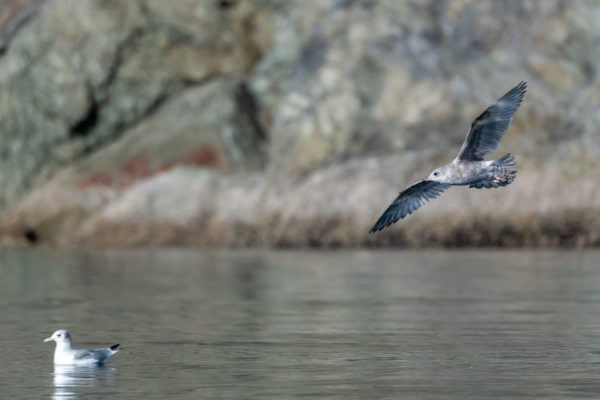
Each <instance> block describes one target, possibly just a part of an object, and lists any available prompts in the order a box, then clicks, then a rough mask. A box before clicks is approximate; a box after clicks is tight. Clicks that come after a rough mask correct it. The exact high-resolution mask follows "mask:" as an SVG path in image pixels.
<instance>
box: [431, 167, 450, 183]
mask: <svg viewBox="0 0 600 400" xmlns="http://www.w3.org/2000/svg"><path fill="white" fill-rule="evenodd" d="M425 180H426V181H433V182H439V183H449V182H447V180H448V171H447V168H446V166H443V167H439V168H436V169H434V170H433V171H431V173H430V174H429V176H428V177H427V178H426V179H425Z"/></svg>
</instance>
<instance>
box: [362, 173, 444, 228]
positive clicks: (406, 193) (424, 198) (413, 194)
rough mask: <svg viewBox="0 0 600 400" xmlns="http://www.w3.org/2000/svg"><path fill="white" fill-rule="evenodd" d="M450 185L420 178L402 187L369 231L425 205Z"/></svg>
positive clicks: (382, 226)
mask: <svg viewBox="0 0 600 400" xmlns="http://www.w3.org/2000/svg"><path fill="white" fill-rule="evenodd" d="M449 187H450V185H447V184H445V183H438V182H434V181H426V180H420V181H418V182H415V183H413V184H412V185H411V186H409V187H407V188H406V189H404V190H403V191H402V192H400V194H399V195H398V197H396V200H394V202H393V203H392V204H390V206H389V207H388V208H387V210H385V212H384V213H383V214H382V215H381V217H379V219H378V220H377V222H375V225H373V227H372V228H371V230H370V231H369V233H372V232H376V231H380V230H382V229H383V228H385V227H388V226H390V225H391V224H393V223H394V222H396V221H398V220H399V219H400V218H404V217H406V216H407V215H408V214H410V213H412V212H413V211H415V210H416V209H417V208H419V207H421V206H422V205H425V204H426V203H427V202H428V201H430V200H433V199H435V198H436V197H438V196H439V195H440V194H442V192H443V191H444V190H446V189H448V188H449Z"/></svg>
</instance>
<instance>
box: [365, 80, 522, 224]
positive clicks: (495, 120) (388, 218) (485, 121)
mask: <svg viewBox="0 0 600 400" xmlns="http://www.w3.org/2000/svg"><path fill="white" fill-rule="evenodd" d="M526 89H527V83H526V82H521V83H519V84H518V85H517V86H515V87H514V88H512V89H511V90H510V91H509V92H508V93H506V94H505V95H504V96H502V97H501V98H500V99H499V100H498V101H497V102H496V104H493V105H491V106H490V107H488V108H487V109H486V110H485V111H484V112H483V113H482V114H481V115H480V116H479V117H477V118H475V121H473V123H472V124H471V129H470V130H469V133H468V134H467V138H466V139H465V142H464V143H463V145H462V147H461V149H460V151H459V152H458V156H456V158H455V159H454V160H452V161H451V162H450V163H449V164H446V165H444V166H443V167H439V168H436V169H435V170H433V172H431V173H430V174H429V176H428V177H427V178H425V179H421V180H420V181H418V182H415V183H413V184H412V185H410V186H409V187H407V188H406V189H404V190H403V191H401V192H400V194H399V195H398V197H397V198H396V200H394V202H393V203H392V204H390V206H389V207H388V208H387V210H385V212H384V213H383V214H382V215H381V217H379V219H378V220H377V222H375V225H373V227H372V228H371V230H370V231H369V233H372V232H377V231H380V230H382V229H383V228H385V227H388V226H390V225H391V224H393V223H394V222H396V221H398V220H399V219H400V218H404V217H406V216H407V215H408V214H411V213H412V212H414V211H415V210H416V209H417V208H419V207H421V206H422V205H424V204H425V203H427V202H428V201H430V200H433V199H435V198H436V197H438V196H439V195H440V194H442V192H443V191H444V190H446V189H448V188H449V187H450V186H453V185H469V187H470V188H477V189H481V188H488V189H489V188H497V187H499V186H506V185H508V184H510V183H511V182H512V181H514V180H515V177H516V175H517V171H516V170H514V169H511V168H503V167H507V166H511V165H515V164H516V163H517V162H516V161H515V157H514V156H512V155H511V154H507V155H505V156H504V157H502V158H500V159H499V160H495V161H485V160H484V156H485V155H486V154H490V153H493V152H494V151H496V148H497V147H498V143H500V140H501V139H502V135H503V134H504V132H505V131H506V130H507V129H508V126H509V125H510V122H511V121H512V117H513V115H514V114H515V112H516V111H517V108H519V105H521V102H522V101H523V96H524V95H525V91H526Z"/></svg>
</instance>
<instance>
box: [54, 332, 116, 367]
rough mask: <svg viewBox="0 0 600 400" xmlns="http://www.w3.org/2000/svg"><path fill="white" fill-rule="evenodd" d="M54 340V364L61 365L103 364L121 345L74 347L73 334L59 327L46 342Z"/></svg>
mask: <svg viewBox="0 0 600 400" xmlns="http://www.w3.org/2000/svg"><path fill="white" fill-rule="evenodd" d="M51 340H54V341H55V342H56V349H55V350H54V364H60V365H90V364H102V363H103V362H104V360H106V359H107V358H108V357H110V356H112V355H113V354H115V353H116V352H117V351H119V345H118V344H115V345H113V346H110V347H107V348H104V349H96V350H85V349H74V348H73V347H71V335H70V334H69V332H67V331H66V330H64V329H59V330H57V331H56V332H54V333H53V334H52V336H50V337H49V338H46V339H44V342H49V341H51Z"/></svg>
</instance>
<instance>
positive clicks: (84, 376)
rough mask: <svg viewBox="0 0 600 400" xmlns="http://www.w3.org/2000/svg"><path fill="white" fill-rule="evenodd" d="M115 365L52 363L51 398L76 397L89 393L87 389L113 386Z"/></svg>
mask: <svg viewBox="0 0 600 400" xmlns="http://www.w3.org/2000/svg"><path fill="white" fill-rule="evenodd" d="M116 372H117V369H116V368H115V367H106V366H104V365H54V380H53V384H54V394H53V396H52V398H53V399H77V398H79V397H82V398H83V397H85V396H86V395H89V394H90V392H89V390H86V389H83V390H78V389H77V388H101V387H111V386H114V381H115V374H116Z"/></svg>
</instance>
